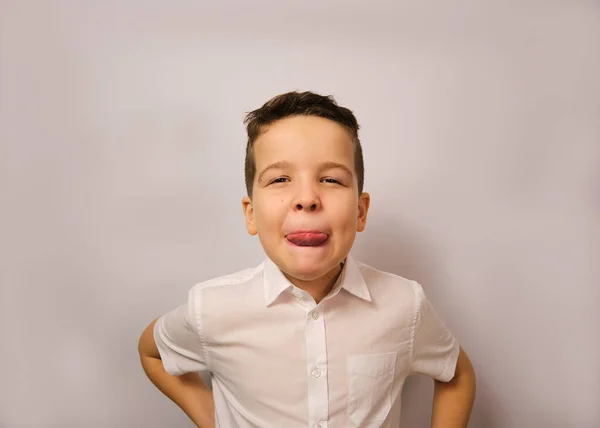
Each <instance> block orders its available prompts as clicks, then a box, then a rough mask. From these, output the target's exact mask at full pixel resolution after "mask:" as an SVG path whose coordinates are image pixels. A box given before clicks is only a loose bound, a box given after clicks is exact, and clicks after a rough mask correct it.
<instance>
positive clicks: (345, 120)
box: [244, 92, 365, 197]
mask: <svg viewBox="0 0 600 428" xmlns="http://www.w3.org/2000/svg"><path fill="white" fill-rule="evenodd" d="M298 115H306V116H318V117H323V118H325V119H329V120H332V121H334V122H336V123H339V124H340V125H342V126H344V127H345V128H346V129H348V131H349V132H350V134H351V135H352V142H353V144H354V169H355V170H356V176H357V181H358V193H359V194H361V193H362V191H363V184H364V175H365V167H364V162H363V153H362V147H361V145H360V140H359V139H358V129H359V125H358V122H357V121H356V117H354V114H353V113H352V111H350V110H349V109H347V108H345V107H341V106H339V105H338V104H337V103H336V101H335V99H334V98H333V96H331V95H329V96H324V95H319V94H315V93H313V92H287V93H285V94H281V95H277V96H276V97H274V98H271V99H270V100H269V101H267V102H266V103H265V104H263V106H262V107H260V108H258V109H256V110H254V111H251V112H249V113H247V114H246V118H245V119H244V124H245V125H246V131H247V133H248V143H247V145H246V161H245V165H244V172H245V177H246V191H247V192H248V196H250V197H252V188H253V184H254V176H255V175H256V162H255V160H254V151H253V145H254V142H255V141H256V139H257V138H258V137H259V136H260V135H261V134H262V133H263V132H264V131H265V130H266V128H267V127H268V126H269V125H271V124H272V123H274V122H276V121H278V120H281V119H283V118H286V117H291V116H298Z"/></svg>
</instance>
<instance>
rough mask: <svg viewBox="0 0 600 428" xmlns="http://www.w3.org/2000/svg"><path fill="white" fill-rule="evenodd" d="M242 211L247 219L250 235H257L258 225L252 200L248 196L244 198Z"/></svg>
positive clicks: (247, 228)
mask: <svg viewBox="0 0 600 428" xmlns="http://www.w3.org/2000/svg"><path fill="white" fill-rule="evenodd" d="M242 209H243V210H244V216H245V217H246V230H247V231H248V233H249V234H250V235H256V224H255V223H254V208H252V200H251V199H250V198H249V197H248V196H244V197H243V198H242Z"/></svg>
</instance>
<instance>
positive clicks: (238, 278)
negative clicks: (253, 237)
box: [191, 263, 264, 292]
mask: <svg viewBox="0 0 600 428" xmlns="http://www.w3.org/2000/svg"><path fill="white" fill-rule="evenodd" d="M263 265H264V263H261V264H259V265H258V266H255V267H251V268H245V269H241V270H238V271H235V272H230V273H228V274H225V275H221V276H217V277H213V278H210V279H207V280H205V281H202V282H198V283H196V284H195V285H194V286H193V287H192V289H191V291H192V292H199V291H201V290H204V289H206V288H211V287H218V286H228V285H239V284H245V283H248V282H252V281H254V280H255V279H256V278H257V277H259V276H260V275H261V272H262V269H263Z"/></svg>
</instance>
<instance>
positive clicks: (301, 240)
mask: <svg viewBox="0 0 600 428" xmlns="http://www.w3.org/2000/svg"><path fill="white" fill-rule="evenodd" d="M285 237H286V239H287V240H288V242H290V243H291V244H293V245H296V246H298V247H318V246H320V245H323V244H324V243H325V241H327V239H328V238H329V236H328V235H327V234H326V233H323V232H318V231H307V232H293V233H288V234H287V235H286V236H285Z"/></svg>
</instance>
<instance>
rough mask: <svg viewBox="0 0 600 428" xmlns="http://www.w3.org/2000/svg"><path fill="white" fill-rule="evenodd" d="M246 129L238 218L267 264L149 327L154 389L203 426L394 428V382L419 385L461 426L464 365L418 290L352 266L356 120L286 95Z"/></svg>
mask: <svg viewBox="0 0 600 428" xmlns="http://www.w3.org/2000/svg"><path fill="white" fill-rule="evenodd" d="M245 123H246V125H247V131H248V144H247V148H246V163H245V172H246V188H247V192H248V196H246V197H244V198H243V200H242V207H243V211H244V215H245V219H246V228H247V230H248V232H249V233H250V234H251V235H258V238H259V239H260V242H261V244H262V247H263V248H264V250H265V253H266V256H267V257H266V258H265V261H264V262H263V263H261V265H259V266H258V267H256V268H254V269H247V270H243V271H240V272H237V273H234V274H231V275H227V276H223V277H220V278H216V279H213V280H209V281H206V282H203V283H199V284H196V285H195V286H194V287H193V288H192V289H191V290H190V292H189V295H188V300H187V302H186V303H185V304H183V305H181V306H180V307H178V308H176V309H174V310H172V311H170V312H168V313H167V314H165V315H163V316H162V317H160V318H158V319H157V320H155V321H153V322H152V323H151V324H150V325H149V326H148V327H147V328H146V330H145V331H144V332H143V333H142V336H141V337H140V341H139V353H140V357H141V361H142V366H143V368H144V370H145V372H146V374H147V375H148V377H149V378H150V380H151V381H152V382H153V383H154V384H155V385H156V386H157V387H158V388H159V389H160V390H161V391H162V392H163V393H164V394H165V395H167V396H168V397H169V398H170V399H171V400H173V401H174V402H175V403H176V404H177V405H178V406H179V407H180V408H181V409H182V410H183V411H184V412H185V413H186V414H187V415H188V416H189V417H190V418H191V419H192V420H193V421H194V422H195V424H196V425H197V426H199V427H202V428H209V427H214V426H218V427H222V428H236V427H240V428H246V427H259V428H263V427H276V428H296V427H304V428H306V427H310V428H312V427H320V428H348V427H361V428H362V427H398V426H399V424H400V398H401V392H402V387H403V385H404V381H405V379H406V377H407V376H409V375H411V374H415V373H422V374H426V375H428V376H431V377H432V378H434V379H435V396H434V402H433V418H432V427H435V428H454V427H456V428H458V427H466V426H467V421H468V419H469V417H470V413H471V408H472V405H473V400H474V394H475V374H474V371H473V367H472V365H471V363H470V361H469V358H468V357H467V355H466V354H465V352H464V351H463V350H462V349H461V348H460V346H459V344H458V343H457V341H456V339H455V338H454V336H453V335H452V334H451V333H450V331H448V329H447V328H446V327H445V325H444V323H443V322H442V321H441V320H440V318H439V317H438V316H437V314H436V312H435V310H434V309H433V308H432V306H431V304H430V303H429V301H428V300H427V297H426V295H425V294H424V292H423V289H422V287H421V285H420V284H418V283H417V282H415V281H411V280H408V279H405V278H403V277H400V276H396V275H392V274H390V273H386V272H381V271H378V270H376V269H374V268H372V267H369V266H367V265H364V264H362V263H359V262H357V261H354V260H353V258H352V256H351V255H350V254H349V253H350V250H351V248H352V245H353V243H354V239H355V235H356V232H361V231H363V230H364V228H365V225H366V220H367V212H368V210H369V204H370V197H369V195H368V194H367V193H364V192H363V177H364V166H363V157H362V149H361V145H360V142H359V139H358V129H359V126H358V123H357V121H356V118H355V117H354V115H353V113H352V112H351V111H350V110H348V109H346V108H344V107H340V106H338V105H337V104H336V102H335V100H334V99H333V98H332V97H324V96H320V95H317V94H314V93H311V92H304V93H297V92H291V93H286V94H282V95H279V96H277V97H275V98H273V99H271V100H270V101H268V102H267V103H266V104H265V105H263V106H262V107H261V108H259V109H257V110H255V111H253V112H251V113H249V114H248V115H247V116H246V120H245ZM198 372H210V373H211V375H212V392H211V390H210V389H209V388H208V387H207V385H206V384H205V383H204V382H203V380H202V378H201V377H200V376H199V375H198Z"/></svg>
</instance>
